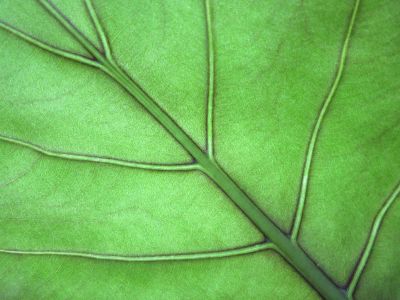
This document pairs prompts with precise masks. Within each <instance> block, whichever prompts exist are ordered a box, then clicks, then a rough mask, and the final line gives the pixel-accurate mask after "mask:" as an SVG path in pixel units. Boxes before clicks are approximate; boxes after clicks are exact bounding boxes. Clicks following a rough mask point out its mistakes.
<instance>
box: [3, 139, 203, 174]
mask: <svg viewBox="0 0 400 300" xmlns="http://www.w3.org/2000/svg"><path fill="white" fill-rule="evenodd" d="M0 140H2V141H5V142H8V143H12V144H15V145H19V146H22V147H26V148H29V149H31V150H34V151H36V152H39V153H41V154H43V155H46V156H51V157H57V158H61V159H68V160H76V161H88V162H94V163H103V164H110V165H116V166H123V167H129V168H136V169H143V170H154V171H194V170H198V167H197V165H196V164H154V163H144V162H135V161H130V160H122V159H118V158H113V157H104V156H96V155H87V154H79V153H67V152H62V151H56V150H51V149H47V148H45V147H42V146H39V145H36V144H32V143H30V142H26V141H22V140H20V139H17V138H13V137H8V136H4V135H0Z"/></svg>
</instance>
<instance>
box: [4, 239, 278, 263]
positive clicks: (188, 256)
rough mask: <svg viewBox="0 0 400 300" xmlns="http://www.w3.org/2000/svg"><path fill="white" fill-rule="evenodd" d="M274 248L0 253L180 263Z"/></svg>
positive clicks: (13, 251) (11, 250)
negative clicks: (126, 253)
mask: <svg viewBox="0 0 400 300" xmlns="http://www.w3.org/2000/svg"><path fill="white" fill-rule="evenodd" d="M272 249H274V246H273V245H272V244H271V243H261V244H256V245H249V246H243V247H240V248H235V249H228V250H222V251H209V252H199V253H180V254H162V255H139V256H124V255H114V254H96V253H86V252H70V251H50V250H15V249H0V253H6V254H19V255H35V256H48V255H55V256H71V257H81V258H89V259H99V260H113V261H126V262H129V261H131V262H157V261H180V260H200V259H215V258H226V257H232V256H239V255H245V254H251V253H256V252H260V251H264V250H272Z"/></svg>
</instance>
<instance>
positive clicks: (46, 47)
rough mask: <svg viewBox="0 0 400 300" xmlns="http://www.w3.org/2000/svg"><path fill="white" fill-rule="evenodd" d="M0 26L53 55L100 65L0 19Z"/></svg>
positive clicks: (95, 65)
mask: <svg viewBox="0 0 400 300" xmlns="http://www.w3.org/2000/svg"><path fill="white" fill-rule="evenodd" d="M0 28H3V29H5V30H6V31H8V32H10V33H12V34H13V35H15V36H17V37H19V38H21V39H23V40H24V41H26V42H28V43H30V44H31V45H34V46H36V47H39V48H41V49H43V50H46V51H48V52H50V53H53V54H55V55H58V56H61V57H64V58H67V59H70V60H73V61H76V62H79V63H83V64H85V65H89V66H91V67H96V68H99V67H100V65H99V64H98V63H97V62H95V61H93V60H91V59H90V58H88V57H84V56H83V55H79V54H75V53H72V52H69V51H66V50H63V49H60V48H57V47H55V46H52V45H50V44H47V43H44V42H42V41H40V40H38V39H36V38H35V37H33V36H31V35H29V34H27V33H25V32H23V31H21V30H19V29H16V28H14V27H12V26H11V25H9V24H7V23H5V22H3V21H0Z"/></svg>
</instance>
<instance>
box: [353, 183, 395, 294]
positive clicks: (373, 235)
mask: <svg viewBox="0 0 400 300" xmlns="http://www.w3.org/2000/svg"><path fill="white" fill-rule="evenodd" d="M399 195H400V182H399V183H398V184H397V186H396V188H395V189H394V190H393V192H392V193H391V195H390V196H389V197H388V198H387V199H386V201H385V203H384V204H383V206H382V207H381V209H380V210H379V212H378V214H377V215H376V217H375V219H374V222H373V224H372V228H371V232H370V234H369V237H368V241H367V244H366V246H365V248H364V251H363V253H362V255H361V258H360V260H359V262H358V264H357V266H356V268H355V271H354V275H353V277H352V279H351V281H350V283H349V287H348V290H347V294H348V297H349V298H350V299H352V297H353V294H354V290H355V288H356V286H357V284H358V282H359V280H360V277H361V275H362V274H363V271H364V270H365V267H366V265H367V262H368V260H369V258H370V256H371V253H372V249H373V246H374V244H375V242H376V239H377V237H378V232H379V229H380V228H381V226H382V222H383V220H384V218H385V216H386V214H387V212H388V210H389V208H390V207H391V206H392V205H393V203H394V201H395V200H396V199H397V198H398V196H399Z"/></svg>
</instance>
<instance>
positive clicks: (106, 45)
mask: <svg viewBox="0 0 400 300" xmlns="http://www.w3.org/2000/svg"><path fill="white" fill-rule="evenodd" d="M85 4H86V7H87V9H88V11H89V15H90V18H91V20H92V22H93V25H94V27H95V29H96V32H97V34H98V36H99V38H100V42H101V45H102V47H103V49H104V54H105V56H106V57H107V59H109V60H110V61H112V60H113V58H112V55H111V48H110V44H109V42H108V39H107V36H106V33H105V31H104V29H103V27H102V26H101V23H100V20H99V18H98V16H97V14H96V10H95V9H94V6H93V3H92V1H91V0H85Z"/></svg>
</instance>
